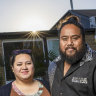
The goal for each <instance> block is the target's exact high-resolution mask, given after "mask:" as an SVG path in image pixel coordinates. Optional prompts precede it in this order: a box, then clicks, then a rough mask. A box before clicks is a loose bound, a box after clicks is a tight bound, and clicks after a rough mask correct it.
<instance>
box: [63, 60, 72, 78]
mask: <svg viewBox="0 0 96 96" xmlns="http://www.w3.org/2000/svg"><path fill="white" fill-rule="evenodd" d="M70 67H71V64H68V63H67V62H64V76H65V75H66V73H67V72H68V70H69V69H70Z"/></svg>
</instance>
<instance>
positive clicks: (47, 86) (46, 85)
mask: <svg viewBox="0 0 96 96" xmlns="http://www.w3.org/2000/svg"><path fill="white" fill-rule="evenodd" d="M36 80H38V81H39V82H41V83H42V84H43V86H44V87H45V88H46V89H47V90H48V91H49V92H50V87H49V82H47V81H46V80H44V79H36Z"/></svg>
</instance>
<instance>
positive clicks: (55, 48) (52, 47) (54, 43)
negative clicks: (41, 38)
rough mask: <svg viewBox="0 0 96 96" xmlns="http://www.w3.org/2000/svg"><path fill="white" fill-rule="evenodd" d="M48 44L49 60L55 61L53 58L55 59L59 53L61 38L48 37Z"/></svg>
mask: <svg viewBox="0 0 96 96" xmlns="http://www.w3.org/2000/svg"><path fill="white" fill-rule="evenodd" d="M47 46H48V56H49V60H50V61H53V59H55V58H56V57H57V56H58V55H59V39H57V38H48V39H47Z"/></svg>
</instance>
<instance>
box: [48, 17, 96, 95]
mask: <svg viewBox="0 0 96 96" xmlns="http://www.w3.org/2000/svg"><path fill="white" fill-rule="evenodd" d="M59 40H60V42H59V51H60V56H59V57H57V58H56V59H55V60H54V61H53V62H52V63H51V64H50V65H49V68H48V75H49V81H50V87H51V94H52V96H96V52H95V51H93V50H92V49H91V48H90V47H89V46H88V45H87V44H86V42H85V34H84V28H83V27H82V25H81V24H80V23H79V19H78V18H77V17H76V16H70V17H68V18H67V20H66V21H64V22H63V23H62V25H61V26H60V29H59Z"/></svg>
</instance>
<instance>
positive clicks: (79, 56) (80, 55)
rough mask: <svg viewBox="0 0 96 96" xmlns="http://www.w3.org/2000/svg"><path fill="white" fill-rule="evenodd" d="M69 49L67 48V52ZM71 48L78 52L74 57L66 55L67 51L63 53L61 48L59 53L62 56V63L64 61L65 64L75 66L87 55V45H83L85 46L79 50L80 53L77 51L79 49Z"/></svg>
mask: <svg viewBox="0 0 96 96" xmlns="http://www.w3.org/2000/svg"><path fill="white" fill-rule="evenodd" d="M68 48H69V47H68ZM68 48H66V50H67V49H68ZM70 48H72V49H74V51H76V52H75V54H74V55H71V56H69V55H67V54H66V51H65V52H62V50H61V48H60V47H59V51H60V55H61V59H62V61H63V62H64V61H66V62H67V63H68V64H71V65H73V64H75V63H77V62H78V61H79V60H81V59H82V58H83V56H84V54H85V52H86V47H85V45H84V44H83V45H82V48H81V49H80V50H78V51H77V49H76V48H74V47H70Z"/></svg>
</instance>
